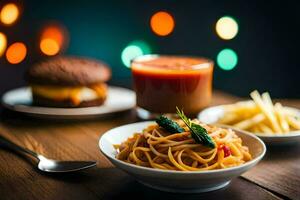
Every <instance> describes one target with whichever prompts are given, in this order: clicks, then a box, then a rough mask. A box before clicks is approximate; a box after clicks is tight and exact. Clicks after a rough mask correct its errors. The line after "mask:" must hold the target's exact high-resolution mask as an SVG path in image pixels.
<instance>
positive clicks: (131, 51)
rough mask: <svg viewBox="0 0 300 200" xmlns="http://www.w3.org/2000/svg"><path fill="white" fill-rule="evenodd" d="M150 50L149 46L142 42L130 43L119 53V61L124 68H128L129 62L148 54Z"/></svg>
mask: <svg viewBox="0 0 300 200" xmlns="http://www.w3.org/2000/svg"><path fill="white" fill-rule="evenodd" d="M150 53H151V48H150V46H149V45H148V44H147V43H146V42H144V41H142V40H136V41H133V42H131V43H130V44H129V45H127V47H125V49H124V50H123V51H122V53H121V60H122V62H123V64H124V65H125V66H126V67H130V63H131V60H132V59H134V58H135V57H137V56H141V55H145V54H150Z"/></svg>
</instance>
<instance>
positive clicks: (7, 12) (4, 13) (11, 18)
mask: <svg viewBox="0 0 300 200" xmlns="http://www.w3.org/2000/svg"><path fill="white" fill-rule="evenodd" d="M19 14H20V11H19V8H18V6H17V5H16V4H14V3H9V4H6V5H4V6H3V8H2V9H1V12H0V20H1V22H2V23H3V24H6V25H10V24H13V23H14V22H15V21H16V20H17V19H18V17H19Z"/></svg>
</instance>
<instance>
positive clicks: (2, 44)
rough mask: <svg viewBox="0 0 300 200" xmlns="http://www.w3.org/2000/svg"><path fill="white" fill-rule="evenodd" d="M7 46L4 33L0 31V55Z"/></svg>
mask: <svg viewBox="0 0 300 200" xmlns="http://www.w3.org/2000/svg"><path fill="white" fill-rule="evenodd" d="M6 46H7V38H6V36H5V35H4V33H1V32H0V57H1V56H2V55H3V53H4V51H5V49H6Z"/></svg>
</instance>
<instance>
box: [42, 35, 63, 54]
mask: <svg viewBox="0 0 300 200" xmlns="http://www.w3.org/2000/svg"><path fill="white" fill-rule="evenodd" d="M40 48H41V51H42V52H43V53H44V54H46V55H48V56H53V55H56V54H57V53H58V52H59V49H60V48H59V44H58V42H56V41H55V40H53V39H51V38H45V39H42V41H41V43H40Z"/></svg>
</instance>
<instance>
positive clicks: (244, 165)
mask: <svg viewBox="0 0 300 200" xmlns="http://www.w3.org/2000/svg"><path fill="white" fill-rule="evenodd" d="M151 123H155V121H143V122H135V123H130V124H125V125H122V126H118V127H115V128H112V129H110V130H108V131H106V132H105V133H103V134H102V135H101V137H100V139H99V143H98V145H99V148H100V151H101V153H102V154H103V155H105V156H106V157H107V158H109V159H112V160H113V161H114V162H117V163H119V164H121V165H125V166H127V167H129V168H133V169H137V170H145V171H147V172H153V173H165V174H219V173H224V172H232V171H236V170H238V169H242V168H247V167H251V166H252V165H255V164H256V163H258V162H259V161H260V160H261V159H262V158H263V157H264V155H265V154H266V150H267V148H266V145H265V143H264V142H263V141H262V140H261V139H260V138H259V137H257V136H256V135H253V134H252V133H248V132H245V131H241V130H237V129H232V130H234V131H238V132H239V133H241V134H245V135H247V136H249V137H252V138H254V139H255V140H256V141H257V142H258V143H259V144H260V145H261V146H262V153H261V154H259V155H258V156H257V157H256V158H254V159H253V160H250V161H248V162H246V163H244V164H242V165H239V166H235V167H229V168H225V169H214V170H205V171H175V170H162V169H155V168H149V167H143V166H139V165H134V164H131V163H127V162H125V161H122V160H118V159H116V158H115V157H114V156H112V155H110V154H106V152H105V151H104V150H103V149H102V145H101V144H102V142H103V138H104V136H105V135H106V134H108V133H109V132H111V131H114V130H115V129H119V128H124V127H126V126H134V125H138V124H145V125H146V124H151ZM115 166H116V165H115ZM116 167H118V166H116Z"/></svg>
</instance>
